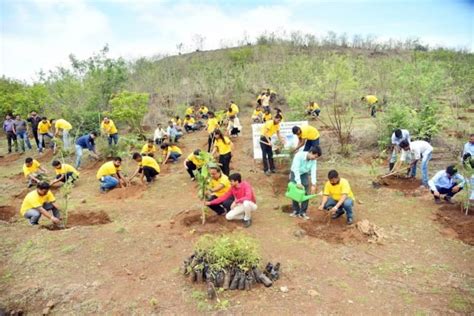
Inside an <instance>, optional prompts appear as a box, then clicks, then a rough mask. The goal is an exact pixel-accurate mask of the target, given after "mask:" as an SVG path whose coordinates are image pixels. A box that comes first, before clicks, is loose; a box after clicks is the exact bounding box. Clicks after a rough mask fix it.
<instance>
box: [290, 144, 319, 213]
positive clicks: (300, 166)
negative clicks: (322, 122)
mask: <svg viewBox="0 0 474 316" xmlns="http://www.w3.org/2000/svg"><path fill="white" fill-rule="evenodd" d="M319 157H321V148H320V147H319V146H318V145H315V146H313V147H311V148H310V149H309V150H308V151H300V152H298V153H296V155H295V157H294V158H293V162H292V164H291V173H290V181H291V182H293V183H296V186H297V187H299V188H300V189H304V190H305V191H306V194H315V193H316V168H317V162H316V160H317V159H318V158H319ZM310 177H311V187H310V186H309V178H310ZM308 205H309V200H306V201H304V202H301V205H300V203H298V202H296V201H293V213H291V214H290V216H292V217H299V218H302V219H305V220H306V219H309V217H308V216H307V215H306V211H307V210H308Z"/></svg>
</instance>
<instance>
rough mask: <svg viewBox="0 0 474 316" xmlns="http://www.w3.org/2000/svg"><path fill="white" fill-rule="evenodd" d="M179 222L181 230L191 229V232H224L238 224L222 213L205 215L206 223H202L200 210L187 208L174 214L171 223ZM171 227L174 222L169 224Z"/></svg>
mask: <svg viewBox="0 0 474 316" xmlns="http://www.w3.org/2000/svg"><path fill="white" fill-rule="evenodd" d="M173 222H175V223H179V225H180V226H181V228H182V230H183V231H184V232H185V233H186V232H190V231H192V232H193V233H199V234H202V233H216V232H217V233H225V232H231V231H233V230H235V229H236V228H237V227H239V225H238V224H237V223H238V221H228V220H226V219H225V216H223V215H217V214H212V215H209V214H208V215H207V216H206V223H205V224H204V225H202V220H201V211H199V210H189V211H185V212H183V213H182V214H180V215H178V216H176V218H175V219H174V221H172V222H171V223H173ZM171 226H172V227H173V226H174V224H171Z"/></svg>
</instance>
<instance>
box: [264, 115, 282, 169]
mask: <svg viewBox="0 0 474 316" xmlns="http://www.w3.org/2000/svg"><path fill="white" fill-rule="evenodd" d="M280 122H281V116H280V115H278V114H277V115H276V116H275V119H273V120H270V121H267V122H265V124H264V125H263V126H262V136H261V137H260V148H261V149H262V160H263V172H264V173H265V174H266V175H267V176H268V175H270V173H275V172H276V170H275V163H274V161H273V145H272V136H273V135H275V134H276V135H277V137H278V139H279V140H280V142H281V143H282V144H284V143H285V140H284V139H283V137H282V136H281V135H280Z"/></svg>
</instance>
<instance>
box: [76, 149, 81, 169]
mask: <svg viewBox="0 0 474 316" xmlns="http://www.w3.org/2000/svg"><path fill="white" fill-rule="evenodd" d="M81 158H82V147H81V146H80V145H76V168H79V167H80V166H81Z"/></svg>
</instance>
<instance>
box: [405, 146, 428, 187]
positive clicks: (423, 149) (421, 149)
mask: <svg viewBox="0 0 474 316" xmlns="http://www.w3.org/2000/svg"><path fill="white" fill-rule="evenodd" d="M400 147H401V148H402V149H403V152H402V158H401V159H402V160H406V155H407V154H408V152H410V153H411V155H412V158H413V160H412V162H411V165H410V169H411V177H416V165H417V163H418V160H420V159H421V185H422V186H424V187H425V188H427V187H428V163H429V162H430V160H431V153H432V152H433V147H431V145H430V144H429V143H428V142H427V141H424V140H415V141H413V142H410V143H409V142H408V141H407V140H404V141H402V142H400Z"/></svg>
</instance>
